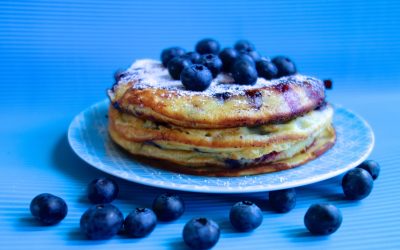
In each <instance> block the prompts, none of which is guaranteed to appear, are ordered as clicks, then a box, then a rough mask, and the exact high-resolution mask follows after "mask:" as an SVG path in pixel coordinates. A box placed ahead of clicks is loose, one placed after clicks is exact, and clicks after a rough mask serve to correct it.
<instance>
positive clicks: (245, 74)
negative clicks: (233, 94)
mask: <svg viewBox="0 0 400 250" xmlns="http://www.w3.org/2000/svg"><path fill="white" fill-rule="evenodd" d="M232 75H233V78H234V79H235V83H236V84H250V85H251V84H254V83H256V81H257V77H258V75H257V70H256V68H255V66H254V65H253V64H251V63H250V62H248V61H245V60H238V61H236V62H235V63H234V64H233V67H232Z"/></svg>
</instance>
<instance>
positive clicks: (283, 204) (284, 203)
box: [269, 188, 296, 213]
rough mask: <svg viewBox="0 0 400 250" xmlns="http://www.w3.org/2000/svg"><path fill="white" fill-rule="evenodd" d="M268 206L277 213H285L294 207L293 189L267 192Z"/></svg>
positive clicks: (294, 196)
mask: <svg viewBox="0 0 400 250" xmlns="http://www.w3.org/2000/svg"><path fill="white" fill-rule="evenodd" d="M269 204H270V205H271V207H272V209H274V210H275V211H276V212H278V213H287V212H289V211H290V210H292V209H293V208H294V207H295V206H296V191H295V190H294V188H289V189H283V190H277V191H271V192H269Z"/></svg>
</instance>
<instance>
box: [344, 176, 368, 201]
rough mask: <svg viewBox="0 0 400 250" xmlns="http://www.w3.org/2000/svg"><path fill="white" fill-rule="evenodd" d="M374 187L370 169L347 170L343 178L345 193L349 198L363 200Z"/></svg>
mask: <svg viewBox="0 0 400 250" xmlns="http://www.w3.org/2000/svg"><path fill="white" fill-rule="evenodd" d="M373 187H374V180H373V179H372V177H371V175H370V174H369V173H368V171H366V170H364V169H362V168H354V169H352V170H350V171H349V172H347V173H346V174H345V175H344V176H343V179H342V188H343V192H344V195H345V196H346V198H347V199H349V200H362V199H364V198H365V197H367V196H368V195H369V194H370V193H371V191H372V188H373Z"/></svg>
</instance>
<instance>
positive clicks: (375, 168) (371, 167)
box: [358, 160, 381, 180]
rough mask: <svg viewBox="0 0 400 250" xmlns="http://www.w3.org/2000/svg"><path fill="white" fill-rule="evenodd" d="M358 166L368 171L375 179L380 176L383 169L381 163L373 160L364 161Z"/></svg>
mask: <svg viewBox="0 0 400 250" xmlns="http://www.w3.org/2000/svg"><path fill="white" fill-rule="evenodd" d="M358 168H362V169H364V170H366V171H368V173H369V174H370V175H371V177H372V179H373V180H376V179H377V178H378V176H379V172H380V171H381V166H379V163H377V162H376V161H373V160H367V161H364V162H363V163H361V164H360V165H359V166H358Z"/></svg>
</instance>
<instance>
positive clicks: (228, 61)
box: [218, 48, 238, 72]
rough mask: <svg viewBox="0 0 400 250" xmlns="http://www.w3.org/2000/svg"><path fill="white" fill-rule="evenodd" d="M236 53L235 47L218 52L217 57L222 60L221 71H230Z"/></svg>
mask: <svg viewBox="0 0 400 250" xmlns="http://www.w3.org/2000/svg"><path fill="white" fill-rule="evenodd" d="M237 55H238V53H237V51H236V50H235V49H232V48H225V49H223V50H222V51H221V52H220V53H219V55H218V56H219V58H220V59H221V61H222V71H224V72H230V71H231V68H232V64H233V62H234V61H235V59H236V57H237Z"/></svg>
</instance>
